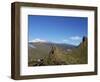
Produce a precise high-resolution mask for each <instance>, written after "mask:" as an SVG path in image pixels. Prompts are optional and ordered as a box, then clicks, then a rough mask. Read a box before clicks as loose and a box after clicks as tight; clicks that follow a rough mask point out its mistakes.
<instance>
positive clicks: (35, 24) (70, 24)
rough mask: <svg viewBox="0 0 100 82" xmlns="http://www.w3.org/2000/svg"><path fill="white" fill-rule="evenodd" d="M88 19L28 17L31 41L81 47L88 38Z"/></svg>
mask: <svg viewBox="0 0 100 82" xmlns="http://www.w3.org/2000/svg"><path fill="white" fill-rule="evenodd" d="M87 21H88V19H87V18H86V17H64V16H38V15H29V16H28V38H29V41H33V42H35V41H49V42H56V43H66V44H73V45H79V43H80V42H81V41H82V37H83V36H87V26H88V25H87V24H88V23H87Z"/></svg>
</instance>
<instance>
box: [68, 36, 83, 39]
mask: <svg viewBox="0 0 100 82" xmlns="http://www.w3.org/2000/svg"><path fill="white" fill-rule="evenodd" d="M69 39H71V40H81V39H82V38H81V37H79V36H72V37H70V38H69Z"/></svg>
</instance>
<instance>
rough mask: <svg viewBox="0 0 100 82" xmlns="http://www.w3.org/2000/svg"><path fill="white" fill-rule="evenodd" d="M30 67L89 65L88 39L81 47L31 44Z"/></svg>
mask: <svg viewBox="0 0 100 82" xmlns="http://www.w3.org/2000/svg"><path fill="white" fill-rule="evenodd" d="M29 44H31V45H34V46H35V47H34V48H32V47H30V46H29V51H28V54H29V55H28V65H29V66H45V65H46V66H48V65H70V64H86V63H87V59H88V58H87V56H88V55H87V38H86V37H83V41H82V42H81V43H80V45H79V46H72V45H66V44H54V43H39V42H38V43H29Z"/></svg>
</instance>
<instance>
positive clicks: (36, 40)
mask: <svg viewBox="0 0 100 82" xmlns="http://www.w3.org/2000/svg"><path fill="white" fill-rule="evenodd" d="M29 42H47V41H46V40H42V39H39V38H36V39H33V40H31V41H29Z"/></svg>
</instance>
